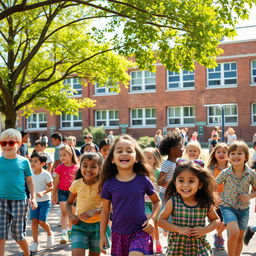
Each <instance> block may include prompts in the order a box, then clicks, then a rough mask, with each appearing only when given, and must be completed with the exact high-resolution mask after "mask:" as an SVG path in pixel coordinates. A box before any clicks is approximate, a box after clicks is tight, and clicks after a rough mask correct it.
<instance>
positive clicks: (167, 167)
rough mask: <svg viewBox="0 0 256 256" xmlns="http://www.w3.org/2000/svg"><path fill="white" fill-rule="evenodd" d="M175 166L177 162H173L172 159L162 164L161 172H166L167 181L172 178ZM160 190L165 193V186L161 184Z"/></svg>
mask: <svg viewBox="0 0 256 256" xmlns="http://www.w3.org/2000/svg"><path fill="white" fill-rule="evenodd" d="M175 168H176V163H174V162H171V161H170V160H166V161H164V162H163V164H162V166H161V172H163V173H166V177H165V179H164V181H165V182H169V181H170V180H171V179H172V177H173V173H174V170H175ZM160 192H162V193H164V192H165V187H162V186H160Z"/></svg>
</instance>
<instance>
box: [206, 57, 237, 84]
mask: <svg viewBox="0 0 256 256" xmlns="http://www.w3.org/2000/svg"><path fill="white" fill-rule="evenodd" d="M232 63H236V84H231V85H226V84H225V83H224V65H225V64H232ZM218 64H219V65H220V73H221V75H220V85H209V81H210V80H209V68H207V72H206V75H207V77H206V78H207V79H206V89H226V88H235V87H237V86H238V68H237V62H236V61H230V62H228V61H227V62H220V63H218ZM211 80H214V79H211ZM215 80H216V79H215Z"/></svg>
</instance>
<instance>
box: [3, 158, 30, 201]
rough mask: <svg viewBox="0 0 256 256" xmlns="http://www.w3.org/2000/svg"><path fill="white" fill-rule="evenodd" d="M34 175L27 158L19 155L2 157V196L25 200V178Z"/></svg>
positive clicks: (9, 198)
mask: <svg viewBox="0 0 256 256" xmlns="http://www.w3.org/2000/svg"><path fill="white" fill-rule="evenodd" d="M27 176H32V170H31V167H30V163H29V161H28V159H27V158H25V157H23V156H19V155H17V158H14V159H7V158H5V157H3V156H2V157H0V198H1V199H8V200H24V199H26V198H27V196H26V192H25V178H26V177H27Z"/></svg>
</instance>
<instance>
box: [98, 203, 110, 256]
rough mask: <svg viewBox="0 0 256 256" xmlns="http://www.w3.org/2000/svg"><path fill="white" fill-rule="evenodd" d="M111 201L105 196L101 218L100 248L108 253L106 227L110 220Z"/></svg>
mask: <svg viewBox="0 0 256 256" xmlns="http://www.w3.org/2000/svg"><path fill="white" fill-rule="evenodd" d="M110 205H111V201H110V200H107V199H104V198H103V208H102V211H101V220H100V250H101V252H102V253H104V254H106V247H107V246H108V243H107V238H106V229H107V225H108V221H109V215H110Z"/></svg>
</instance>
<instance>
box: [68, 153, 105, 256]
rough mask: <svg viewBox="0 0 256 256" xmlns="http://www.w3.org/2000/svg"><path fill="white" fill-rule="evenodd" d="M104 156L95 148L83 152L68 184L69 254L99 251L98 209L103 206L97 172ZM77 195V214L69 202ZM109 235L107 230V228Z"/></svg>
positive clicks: (95, 253)
mask: <svg viewBox="0 0 256 256" xmlns="http://www.w3.org/2000/svg"><path fill="white" fill-rule="evenodd" d="M102 163H103V159H102V157H101V156H100V155H99V154H97V153H94V152H90V153H84V154H83V156H82V158H81V162H80V169H79V170H78V171H77V175H76V180H75V181H74V182H73V183H72V185H71V187H70V188H69V191H70V194H69V197H68V201H67V213H68V215H69V218H70V219H71V220H72V224H73V226H72V232H71V246H72V255H73V256H81V255H85V250H86V249H89V255H93V256H98V255H100V248H99V240H100V213H101V209H102V206H103V203H102V199H101V198H100V194H99V183H100V179H99V173H100V172H101V168H102ZM76 199H77V204H76V206H77V208H76V214H74V213H73V212H72V205H73V204H74V202H75V200H76ZM108 235H109V232H108Z"/></svg>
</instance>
